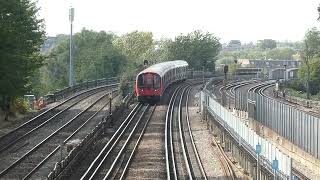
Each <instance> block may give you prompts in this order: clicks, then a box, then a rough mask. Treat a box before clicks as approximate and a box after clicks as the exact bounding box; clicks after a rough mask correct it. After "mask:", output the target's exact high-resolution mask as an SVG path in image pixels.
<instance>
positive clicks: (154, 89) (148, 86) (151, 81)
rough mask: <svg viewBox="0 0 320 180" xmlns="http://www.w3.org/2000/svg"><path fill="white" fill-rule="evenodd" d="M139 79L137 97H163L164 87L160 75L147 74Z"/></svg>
mask: <svg viewBox="0 0 320 180" xmlns="http://www.w3.org/2000/svg"><path fill="white" fill-rule="evenodd" d="M140 76H141V77H137V80H136V95H137V96H161V95H162V90H163V85H162V83H161V78H160V76H159V75H158V74H154V73H145V74H142V75H140Z"/></svg>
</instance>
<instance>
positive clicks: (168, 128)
mask: <svg viewBox="0 0 320 180" xmlns="http://www.w3.org/2000/svg"><path fill="white" fill-rule="evenodd" d="M177 92H178V88H177V89H176V90H175V91H174V93H173V95H172V97H171V98H170V102H169V105H168V109H167V113H166V122H165V123H166V125H165V152H166V170H167V179H168V180H172V179H174V180H177V179H178V177H177V169H176V166H175V158H174V152H173V139H172V133H171V132H172V122H171V119H172V116H173V102H174V99H175V97H176V95H177ZM171 173H172V174H173V177H172V175H171Z"/></svg>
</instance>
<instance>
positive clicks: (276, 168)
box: [272, 159, 279, 170]
mask: <svg viewBox="0 0 320 180" xmlns="http://www.w3.org/2000/svg"><path fill="white" fill-rule="evenodd" d="M278 166H279V162H278V160H277V159H275V160H273V161H272V169H274V170H278V169H279V167H278Z"/></svg>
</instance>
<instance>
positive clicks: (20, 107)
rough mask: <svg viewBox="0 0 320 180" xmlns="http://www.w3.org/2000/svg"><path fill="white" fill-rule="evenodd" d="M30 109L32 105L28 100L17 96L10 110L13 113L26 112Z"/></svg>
mask: <svg viewBox="0 0 320 180" xmlns="http://www.w3.org/2000/svg"><path fill="white" fill-rule="evenodd" d="M29 111H30V107H29V104H28V102H27V101H25V100H24V99H23V98H20V97H16V98H14V99H13V100H12V102H11V106H10V112H13V113H16V112H18V113H20V114H25V113H27V112H29Z"/></svg>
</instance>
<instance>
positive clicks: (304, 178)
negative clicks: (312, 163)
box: [291, 168, 310, 180]
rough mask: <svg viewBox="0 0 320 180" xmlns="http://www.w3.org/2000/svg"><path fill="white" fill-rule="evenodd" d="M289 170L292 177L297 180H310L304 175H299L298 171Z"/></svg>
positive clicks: (294, 169)
mask: <svg viewBox="0 0 320 180" xmlns="http://www.w3.org/2000/svg"><path fill="white" fill-rule="evenodd" d="M291 170H292V175H294V176H295V177H296V178H298V179H299V180H310V178H308V177H307V176H306V175H304V174H303V173H301V172H300V171H299V170H298V169H296V168H292V169H291Z"/></svg>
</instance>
